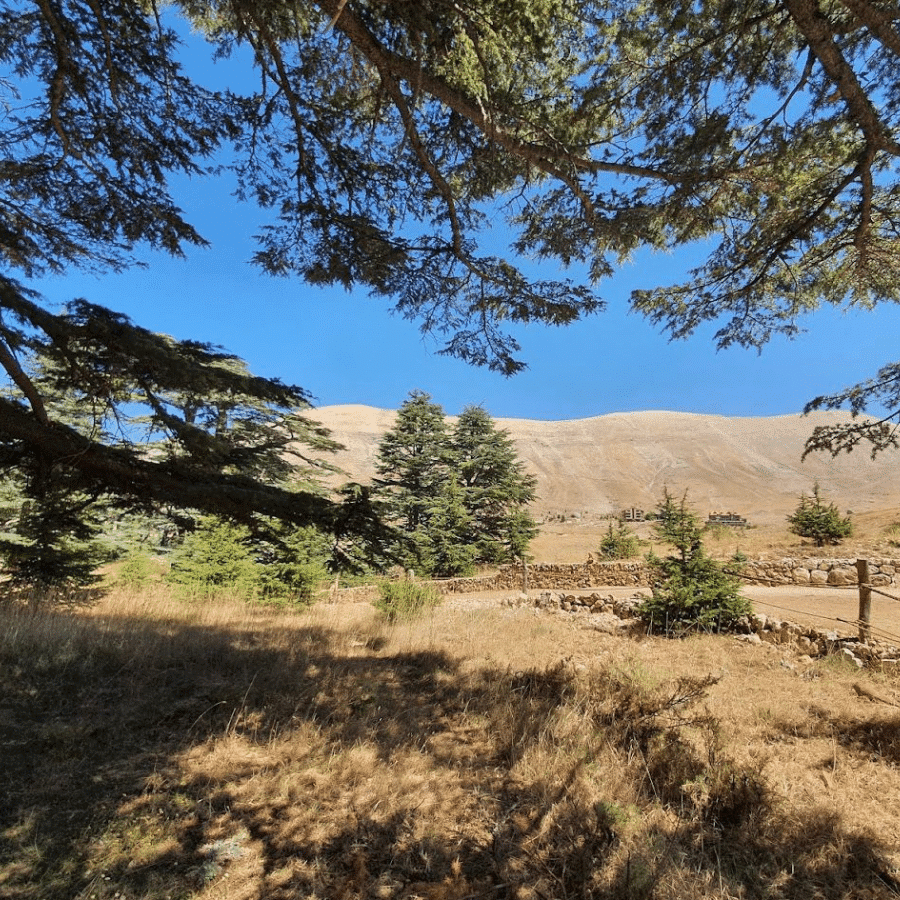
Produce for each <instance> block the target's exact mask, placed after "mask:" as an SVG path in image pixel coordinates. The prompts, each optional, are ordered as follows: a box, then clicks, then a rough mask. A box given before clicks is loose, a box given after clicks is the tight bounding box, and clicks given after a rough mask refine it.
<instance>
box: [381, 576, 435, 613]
mask: <svg viewBox="0 0 900 900" xmlns="http://www.w3.org/2000/svg"><path fill="white" fill-rule="evenodd" d="M440 602H441V595H440V593H438V591H437V590H436V589H435V588H434V587H432V586H431V585H427V584H417V583H416V582H415V581H408V580H405V579H404V580H400V581H384V582H382V583H381V584H380V585H379V586H378V599H377V600H376V601H375V608H376V609H377V610H378V611H379V612H380V613H381V614H382V615H383V616H384V617H385V619H387V621H388V622H391V623H393V622H399V621H404V620H409V619H415V618H417V617H418V616H420V615H422V614H423V613H425V612H427V611H428V610H429V609H431V608H432V607H434V606H437V605H438V604H440Z"/></svg>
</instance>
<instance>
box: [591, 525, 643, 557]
mask: <svg viewBox="0 0 900 900" xmlns="http://www.w3.org/2000/svg"><path fill="white" fill-rule="evenodd" d="M640 549H641V541H640V539H639V538H638V537H637V536H636V535H634V534H632V533H631V532H630V531H629V530H628V528H627V527H626V526H625V524H624V523H623V522H619V521H617V522H616V525H615V528H613V523H612V522H610V523H609V525H608V527H607V530H606V534H605V535H604V536H603V540H602V541H600V547H599V554H600V558H601V559H633V558H634V557H635V556H637V555H638V553H639V552H640Z"/></svg>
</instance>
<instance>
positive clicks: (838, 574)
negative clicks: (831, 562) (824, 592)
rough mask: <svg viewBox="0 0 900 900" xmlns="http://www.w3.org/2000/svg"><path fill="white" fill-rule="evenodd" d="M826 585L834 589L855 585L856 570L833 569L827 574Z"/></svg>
mask: <svg viewBox="0 0 900 900" xmlns="http://www.w3.org/2000/svg"><path fill="white" fill-rule="evenodd" d="M828 584H831V585H834V586H835V587H843V586H844V585H848V584H856V569H845V568H840V567H835V568H834V569H832V570H831V571H830V572H829V573H828Z"/></svg>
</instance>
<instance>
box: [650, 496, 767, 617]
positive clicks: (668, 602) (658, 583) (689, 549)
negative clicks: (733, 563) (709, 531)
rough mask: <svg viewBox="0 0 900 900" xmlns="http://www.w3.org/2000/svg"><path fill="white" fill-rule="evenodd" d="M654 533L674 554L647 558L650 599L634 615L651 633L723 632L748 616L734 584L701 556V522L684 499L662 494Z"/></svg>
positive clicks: (747, 606)
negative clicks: (637, 614) (650, 588)
mask: <svg viewBox="0 0 900 900" xmlns="http://www.w3.org/2000/svg"><path fill="white" fill-rule="evenodd" d="M654 528H655V529H656V532H657V534H658V535H659V536H660V537H661V538H663V539H664V540H666V541H667V542H668V543H670V544H672V545H673V546H674V547H675V549H676V551H677V553H676V554H675V555H672V556H667V557H665V558H660V557H657V556H655V555H653V554H652V553H651V554H650V556H649V563H650V569H651V578H652V585H651V586H652V589H653V596H652V597H650V598H649V599H647V600H645V601H644V603H643V604H641V607H640V609H639V614H640V616H641V618H642V619H643V620H644V621H645V622H646V624H647V626H648V628H649V629H650V630H651V631H656V632H664V633H666V634H671V633H675V632H683V631H693V630H703V631H727V630H729V629H730V628H732V627H733V626H734V625H735V623H736V622H737V620H738V619H740V618H741V617H742V616H745V615H748V614H749V613H750V612H751V611H752V609H751V606H750V603H749V601H748V600H747V599H745V598H744V597H742V596H741V595H740V593H739V588H740V582H739V581H738V579H737V578H735V577H734V576H733V575H729V574H728V573H727V572H726V571H725V569H724V568H723V567H722V565H720V564H719V563H718V562H717V561H716V560H714V559H712V558H711V557H709V556H707V554H706V552H705V551H704V549H703V542H702V540H701V532H702V528H701V526H700V522H699V520H698V519H697V517H696V516H695V515H694V514H693V513H692V512H691V511H690V510H689V509H688V508H687V502H686V499H685V497H682V499H681V501H680V502H677V503H676V502H675V500H674V499H673V498H672V496H671V494H670V493H669V492H668V490H667V491H665V493H664V495H663V500H662V503H661V504H660V506H659V508H658V511H657V519H656V522H655V524H654Z"/></svg>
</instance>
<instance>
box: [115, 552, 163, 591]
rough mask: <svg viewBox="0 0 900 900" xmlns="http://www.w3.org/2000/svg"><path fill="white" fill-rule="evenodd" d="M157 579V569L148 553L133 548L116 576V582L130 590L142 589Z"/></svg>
mask: <svg viewBox="0 0 900 900" xmlns="http://www.w3.org/2000/svg"><path fill="white" fill-rule="evenodd" d="M156 580H157V570H156V568H155V566H154V565H153V562H152V560H151V559H150V557H149V556H148V555H147V554H146V553H141V552H140V551H138V550H132V551H131V553H129V554H128V556H126V557H125V562H124V563H123V565H122V568H121V569H119V574H118V575H117V576H116V584H117V585H119V586H121V587H124V588H129V589H130V590H135V591H138V590H141V589H142V588H145V587H148V586H149V585H150V584H152V583H153V582H154V581H156Z"/></svg>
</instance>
